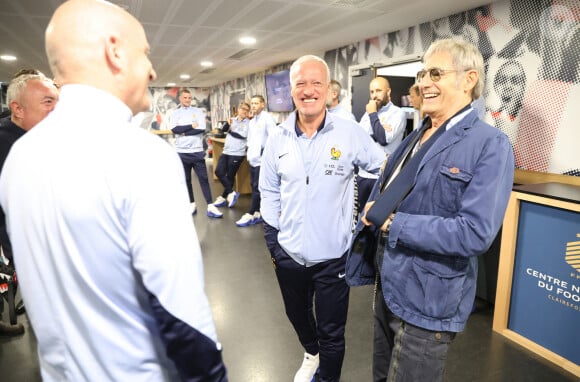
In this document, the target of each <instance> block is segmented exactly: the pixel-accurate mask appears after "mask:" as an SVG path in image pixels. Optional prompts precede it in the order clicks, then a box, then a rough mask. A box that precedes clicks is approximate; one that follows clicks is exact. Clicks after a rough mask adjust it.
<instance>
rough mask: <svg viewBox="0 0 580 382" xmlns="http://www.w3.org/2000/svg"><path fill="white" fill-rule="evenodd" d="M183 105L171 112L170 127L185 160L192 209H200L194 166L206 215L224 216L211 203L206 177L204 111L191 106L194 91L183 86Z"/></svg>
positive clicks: (180, 96) (195, 210)
mask: <svg viewBox="0 0 580 382" xmlns="http://www.w3.org/2000/svg"><path fill="white" fill-rule="evenodd" d="M179 102H181V106H180V107H179V109H176V110H175V111H174V112H173V113H171V115H170V116H169V126H170V127H171V131H173V133H175V134H177V139H175V148H176V150H177V153H178V154H179V158H180V159H181V163H183V170H184V171H185V183H186V185H187V192H188V193H189V202H190V203H191V213H192V214H195V213H196V212H197V206H196V204H195V199H194V197H193V187H192V185H191V170H192V169H193V171H195V175H197V179H199V185H200V186H201V191H202V192H203V196H204V197H205V201H206V202H207V216H209V217H210V218H221V217H222V213H221V212H220V210H218V209H217V207H216V206H214V205H213V204H212V197H211V189H210V187H209V181H208V178H207V167H206V166H205V151H204V150H203V134H204V133H205V115H204V113H203V110H201V109H200V108H197V107H194V106H191V92H190V91H189V89H181V91H180V92H179Z"/></svg>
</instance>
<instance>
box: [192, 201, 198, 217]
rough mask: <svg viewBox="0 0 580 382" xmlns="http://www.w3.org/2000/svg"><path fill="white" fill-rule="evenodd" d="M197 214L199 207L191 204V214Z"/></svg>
mask: <svg viewBox="0 0 580 382" xmlns="http://www.w3.org/2000/svg"><path fill="white" fill-rule="evenodd" d="M196 213H197V206H196V205H195V202H193V203H191V214H192V215H195V214H196Z"/></svg>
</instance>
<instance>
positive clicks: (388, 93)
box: [387, 88, 393, 98]
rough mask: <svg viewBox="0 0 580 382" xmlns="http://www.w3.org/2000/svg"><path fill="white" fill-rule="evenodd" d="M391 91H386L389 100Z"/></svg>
mask: <svg viewBox="0 0 580 382" xmlns="http://www.w3.org/2000/svg"><path fill="white" fill-rule="evenodd" d="M391 90H393V89H391V88H389V90H387V96H388V97H389V98H391Z"/></svg>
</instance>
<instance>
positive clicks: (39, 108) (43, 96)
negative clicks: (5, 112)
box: [10, 79, 58, 131]
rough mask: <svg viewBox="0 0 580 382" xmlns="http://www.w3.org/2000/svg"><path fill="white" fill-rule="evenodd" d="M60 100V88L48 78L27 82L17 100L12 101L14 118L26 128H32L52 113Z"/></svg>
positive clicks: (19, 124)
mask: <svg viewBox="0 0 580 382" xmlns="http://www.w3.org/2000/svg"><path fill="white" fill-rule="evenodd" d="M57 101H58V90H57V89H56V87H55V86H54V85H53V84H52V83H51V82H50V81H48V80H40V79H34V80H30V81H28V82H27V83H26V85H25V88H24V90H23V91H22V93H21V94H20V97H18V99H17V100H14V101H13V102H11V105H10V108H11V110H12V114H13V116H12V119H13V121H15V123H16V124H17V125H18V126H20V127H21V128H22V129H24V130H27V131H28V130H30V129H31V128H33V127H34V126H36V124H38V122H40V121H42V120H43V119H44V118H45V117H46V116H47V115H48V113H50V112H51V111H52V110H53V109H54V107H55V106H56V103H57Z"/></svg>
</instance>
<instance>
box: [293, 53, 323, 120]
mask: <svg viewBox="0 0 580 382" xmlns="http://www.w3.org/2000/svg"><path fill="white" fill-rule="evenodd" d="M291 82H292V99H293V100H294V104H295V105H296V109H297V110H298V113H299V115H300V117H301V118H303V119H305V120H311V119H316V118H318V117H321V116H324V113H325V110H326V99H327V97H328V91H329V83H328V80H327V71H326V67H325V66H324V64H323V63H321V62H318V61H306V62H303V63H302V64H301V65H300V67H299V69H298V70H297V71H296V72H294V73H293V78H292V81H291Z"/></svg>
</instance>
